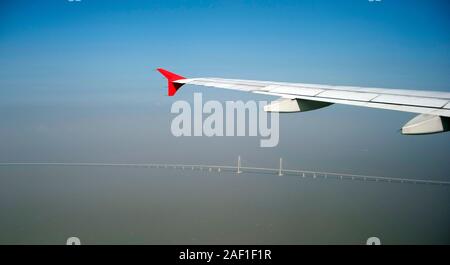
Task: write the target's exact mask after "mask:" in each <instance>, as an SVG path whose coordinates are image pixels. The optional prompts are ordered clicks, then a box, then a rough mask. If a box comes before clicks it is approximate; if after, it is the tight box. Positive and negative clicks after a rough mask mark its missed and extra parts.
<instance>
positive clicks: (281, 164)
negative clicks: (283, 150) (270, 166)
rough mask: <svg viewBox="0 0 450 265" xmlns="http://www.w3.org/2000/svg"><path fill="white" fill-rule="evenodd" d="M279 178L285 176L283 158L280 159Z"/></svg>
mask: <svg viewBox="0 0 450 265" xmlns="http://www.w3.org/2000/svg"><path fill="white" fill-rule="evenodd" d="M278 176H283V158H281V157H280V168H279V169H278Z"/></svg>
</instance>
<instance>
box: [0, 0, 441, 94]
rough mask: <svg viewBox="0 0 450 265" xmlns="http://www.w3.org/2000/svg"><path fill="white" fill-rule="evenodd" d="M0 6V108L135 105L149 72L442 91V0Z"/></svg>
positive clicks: (152, 75) (146, 89)
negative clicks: (94, 100) (97, 101)
mask: <svg viewBox="0 0 450 265" xmlns="http://www.w3.org/2000/svg"><path fill="white" fill-rule="evenodd" d="M1 5H2V7H1V11H0V12H1V18H0V57H1V58H2V60H1V63H0V86H1V90H2V92H1V93H2V94H3V95H4V97H2V101H6V102H10V101H11V102H15V101H23V100H26V101H27V102H28V101H30V100H36V101H39V100H41V101H46V100H50V99H52V100H54V101H61V100H62V101H70V100H75V99H77V98H78V99H79V100H84V99H85V97H86V96H90V97H94V96H99V95H100V96H105V95H113V96H114V97H118V98H119V99H118V100H119V101H120V98H121V97H125V98H129V97H131V99H135V100H139V99H140V98H141V97H140V95H142V93H145V95H146V96H150V97H151V98H153V99H156V100H160V99H161V98H160V96H162V95H163V94H164V93H165V91H161V90H160V89H159V88H160V84H161V79H160V78H159V76H158V75H157V73H156V72H154V71H153V70H154V68H156V67H166V68H168V69H170V70H173V71H175V72H179V73H180V74H183V75H185V76H224V77H236V78H249V79H250V78H253V79H263V80H264V79H266V80H280V81H296V82H314V83H331V84H349V85H350V84H355V85H362V86H378V87H394V88H410V89H424V90H427V89H430V90H432V89H433V90H447V91H448V90H450V86H449V84H450V82H449V81H450V75H449V69H450V52H449V51H450V32H449V31H450V30H449V23H450V16H448V13H449V10H450V4H448V2H447V1H414V0H413V1H387V0H386V1H382V2H375V3H373V2H369V1H364V0H352V1H350V0H349V1H346V0H340V1H118V0H113V1H99V0H83V1H82V2H80V3H70V2H68V1H64V0H54V1H9V2H8V1H2V4H1ZM155 87H157V88H158V89H155ZM161 89H162V87H161ZM219 93H220V92H219ZM130 95H136V96H130Z"/></svg>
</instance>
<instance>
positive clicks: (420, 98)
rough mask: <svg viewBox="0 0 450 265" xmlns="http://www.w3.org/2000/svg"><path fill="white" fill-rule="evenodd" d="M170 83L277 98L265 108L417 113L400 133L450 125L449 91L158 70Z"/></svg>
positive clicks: (443, 128) (171, 90)
mask: <svg viewBox="0 0 450 265" xmlns="http://www.w3.org/2000/svg"><path fill="white" fill-rule="evenodd" d="M158 71H160V72H161V73H162V74H163V75H164V76H165V77H166V78H167V79H168V83H169V96H173V95H174V94H175V93H176V91H177V90H178V89H179V88H180V87H181V86H182V85H185V84H189V85H199V86H207V87H215V88H224V89H232V90H239V91H245V92H252V93H259V94H267V95H272V96H278V97H280V99H279V100H277V101H275V102H273V103H272V104H271V105H268V106H266V107H265V110H266V111H277V112H300V111H309V110H314V109H318V108H322V107H325V106H328V105H330V104H333V103H336V104H346V105H354V106H360V107H369V108H379V109H388V110H397V111H405V112H412V113H418V114H419V115H418V116H417V117H415V118H414V119H412V120H411V121H409V122H408V123H407V124H406V125H405V126H403V128H402V133H403V134H429V133H438V132H444V131H448V130H449V129H450V128H449V127H450V118H449V117H450V93H449V92H435V91H420V90H403V89H386V88H366V87H354V86H332V85H317V84H304V83H286V82H272V81H257V80H242V79H224V78H214V77H208V78H184V77H182V76H179V75H176V74H173V73H171V72H169V71H166V70H164V69H158Z"/></svg>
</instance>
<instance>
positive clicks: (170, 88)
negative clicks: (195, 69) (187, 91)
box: [156, 68, 186, 97]
mask: <svg viewBox="0 0 450 265" xmlns="http://www.w3.org/2000/svg"><path fill="white" fill-rule="evenodd" d="M156 70H157V71H158V72H160V73H161V74H162V75H163V76H164V77H165V78H166V79H167V94H168V96H169V97H171V96H174V95H175V93H177V91H178V89H179V88H180V87H181V86H183V85H184V84H179V83H174V81H177V80H180V79H186V78H185V77H183V76H181V75H177V74H175V73H172V72H170V71H167V70H166V69H164V68H156Z"/></svg>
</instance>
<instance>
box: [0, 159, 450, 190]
mask: <svg viewBox="0 0 450 265" xmlns="http://www.w3.org/2000/svg"><path fill="white" fill-rule="evenodd" d="M7 166H68V167H73V166H77V167H141V168H167V169H179V170H199V171H208V172H222V171H225V172H235V173H236V174H243V173H266V174H273V175H278V176H283V175H292V176H298V177H300V178H312V179H335V180H356V181H371V182H388V183H406V184H427V185H440V186H450V181H439V180H428V179H414V178H399V177H383V176H373V175H360V174H349V173H336V172H323V171H309V170H300V169H285V168H283V159H282V158H280V160H279V167H278V168H268V167H251V166H242V165H241V157H240V156H239V157H238V160H237V163H236V164H235V165H205V164H195V165H194V164H173V163H58V162H54V163H52V162H34V163H33V162H10V163H0V167H7Z"/></svg>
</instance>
